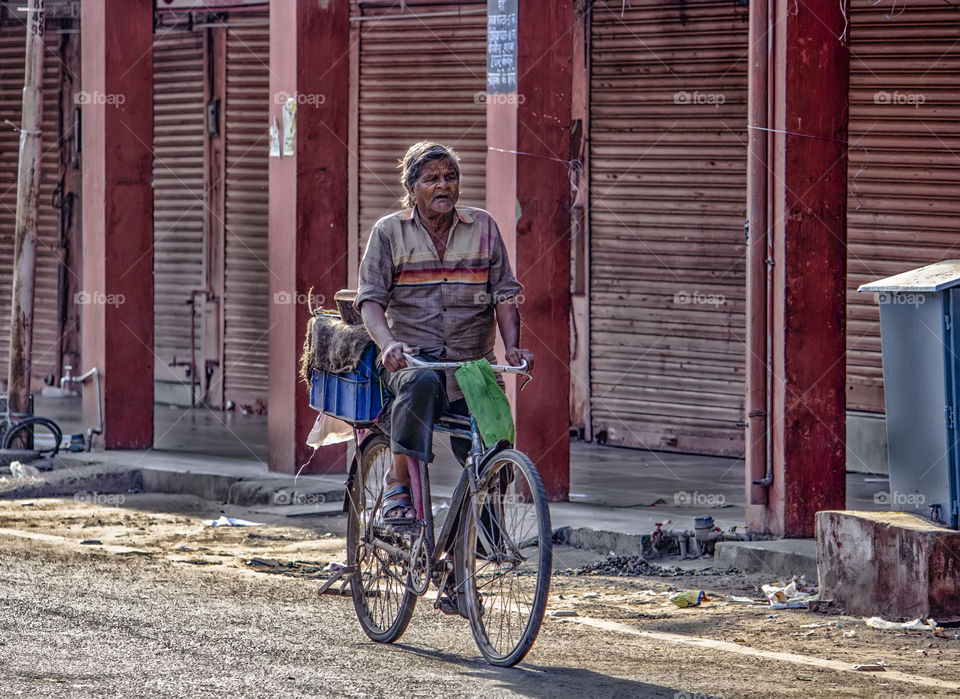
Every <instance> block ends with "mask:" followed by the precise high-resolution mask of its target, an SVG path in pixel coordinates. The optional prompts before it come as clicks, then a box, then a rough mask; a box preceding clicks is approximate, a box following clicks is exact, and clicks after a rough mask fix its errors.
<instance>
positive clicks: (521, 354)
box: [505, 347, 533, 373]
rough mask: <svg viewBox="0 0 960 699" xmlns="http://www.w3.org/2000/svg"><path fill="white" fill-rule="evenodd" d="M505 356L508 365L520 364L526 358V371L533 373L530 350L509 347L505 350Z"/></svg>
mask: <svg viewBox="0 0 960 699" xmlns="http://www.w3.org/2000/svg"><path fill="white" fill-rule="evenodd" d="M505 358H506V360H507V364H509V365H510V366H520V365H521V364H523V362H524V360H526V362H527V372H528V373H533V352H531V351H530V350H528V349H520V348H518V347H511V348H509V349H508V350H507V351H506V354H505Z"/></svg>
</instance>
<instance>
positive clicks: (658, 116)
mask: <svg viewBox="0 0 960 699" xmlns="http://www.w3.org/2000/svg"><path fill="white" fill-rule="evenodd" d="M591 35H592V36H591V41H592V46H591V64H592V67H591V78H590V143H591V150H590V197H591V198H590V254H591V261H590V265H591V266H590V275H591V276H590V279H591V281H590V324H591V336H590V353H591V357H590V377H591V394H592V395H591V412H592V423H593V433H594V435H597V434H598V433H603V432H604V431H605V432H606V438H607V440H608V441H609V442H610V443H612V444H614V443H615V444H623V445H629V446H641V447H647V448H652V449H666V450H675V451H689V452H700V453H713V454H727V455H741V454H742V453H743V429H742V427H740V426H738V422H740V421H742V420H743V396H744V342H743V340H744V333H745V330H744V327H745V317H744V283H745V282H744V256H745V249H744V238H743V221H744V217H745V215H746V140H747V135H746V111H747V110H746V97H747V67H748V66H747V10H746V8H745V7H739V6H737V5H735V4H733V3H730V2H681V3H677V2H670V3H664V2H660V1H658V0H631V2H630V3H628V4H626V5H624V4H623V3H621V2H620V1H619V0H616V1H615V2H614V1H613V0H608V1H607V2H598V3H596V4H595V5H594V6H593V14H592V31H591ZM720 96H722V99H723V101H722V104H720V103H719V102H720ZM721 300H722V303H721V302H720V301H721ZM684 301H692V302H687V303H684Z"/></svg>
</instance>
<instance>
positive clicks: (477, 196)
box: [353, 0, 487, 254]
mask: <svg viewBox="0 0 960 699" xmlns="http://www.w3.org/2000/svg"><path fill="white" fill-rule="evenodd" d="M402 4H405V9H403V10H401V8H400V6H399V5H400V4H398V3H395V2H390V3H382V2H381V3H367V2H360V3H359V8H358V7H357V3H356V0H354V10H353V15H354V16H362V17H363V18H364V21H362V22H360V99H359V141H360V148H359V158H358V161H359V192H360V197H359V201H360V206H359V216H360V246H361V254H362V251H363V247H364V246H365V245H366V239H367V235H368V234H369V232H370V229H371V228H372V227H373V224H374V223H376V221H377V219H379V218H380V217H381V216H384V215H385V214H388V213H390V212H392V211H396V210H398V209H399V208H400V197H401V196H402V195H403V188H402V187H401V186H400V172H399V170H397V162H398V161H399V160H400V158H401V157H403V154H404V153H405V152H406V150H407V148H409V147H410V145H412V144H413V143H416V142H417V141H422V140H426V139H429V140H432V141H439V142H440V143H444V144H446V145H449V146H451V147H452V148H453V149H454V150H456V151H457V152H458V153H459V154H460V158H461V159H460V166H461V169H462V172H463V184H462V186H461V198H460V201H461V203H463V204H466V205H469V206H479V207H484V206H486V159H487V108H486V105H485V104H484V103H483V101H482V99H478V97H477V96H478V95H483V94H484V93H485V91H486V75H487V73H486V70H487V17H486V2H460V3H445V4H444V3H435V2H429V1H420V2H412V1H410V0H408V1H407V2H406V3H402ZM462 12H466V13H467V14H458V13H462ZM436 13H443V14H439V15H436ZM404 14H409V15H411V16H410V17H409V18H404V19H399V17H401V16H402V15H404ZM430 15H436V16H430Z"/></svg>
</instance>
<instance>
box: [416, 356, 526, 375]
mask: <svg viewBox="0 0 960 699" xmlns="http://www.w3.org/2000/svg"><path fill="white" fill-rule="evenodd" d="M403 358H404V359H405V360H406V362H407V366H406V367H404V368H403V369H400V371H409V370H410V369H459V368H460V367H462V366H463V365H464V364H466V363H467V362H427V361H424V360H422V359H417V358H416V357H414V356H412V355H409V354H407V353H406V352H404V353H403ZM490 367H491V368H492V369H493V370H494V371H497V372H500V373H502V374H519V375H520V376H525V377H526V378H527V379H530V378H532V377H531V376H530V372H528V371H527V360H526V359H524V360H523V362H522V363H521V364H519V365H518V366H510V365H505V364H491V365H490Z"/></svg>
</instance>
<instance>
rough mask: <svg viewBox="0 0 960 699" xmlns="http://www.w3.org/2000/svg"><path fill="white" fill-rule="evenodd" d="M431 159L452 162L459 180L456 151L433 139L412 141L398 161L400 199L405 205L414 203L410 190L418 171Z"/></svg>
mask: <svg viewBox="0 0 960 699" xmlns="http://www.w3.org/2000/svg"><path fill="white" fill-rule="evenodd" d="M431 160H449V161H450V162H451V163H452V164H453V169H454V171H455V172H456V173H457V181H458V182H459V181H460V177H461V175H460V156H459V155H457V152H456V151H455V150H453V148H450V147H449V146H445V145H443V144H442V143H436V142H435V141H420V142H419V143H414V144H413V145H412V146H410V147H409V148H408V149H407V154H406V155H404V156H403V160H401V161H400V165H399V167H400V183H401V184H402V185H403V199H402V200H401V201H402V203H403V205H404V206H405V207H408V208H409V207H412V206H413V204H414V201H413V197H412V196H411V194H410V192H411V191H412V190H413V185H414V183H416V181H417V178H418V177H420V171H421V170H422V169H423V166H424V165H426V164H427V163H429V162H430V161H431Z"/></svg>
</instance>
